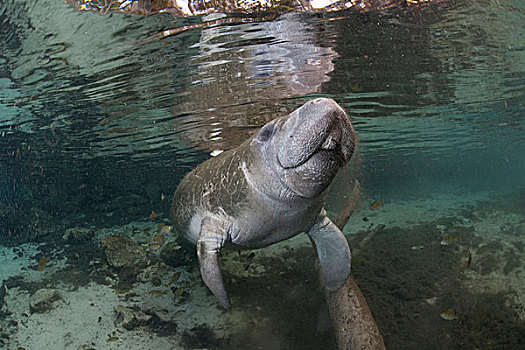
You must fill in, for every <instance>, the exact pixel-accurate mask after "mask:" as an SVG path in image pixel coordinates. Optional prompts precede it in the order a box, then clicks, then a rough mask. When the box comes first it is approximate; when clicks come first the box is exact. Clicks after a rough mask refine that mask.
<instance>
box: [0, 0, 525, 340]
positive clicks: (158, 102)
mask: <svg viewBox="0 0 525 350" xmlns="http://www.w3.org/2000/svg"><path fill="white" fill-rule="evenodd" d="M202 20H203V18H200V17H199V18H184V19H181V18H174V17H171V16H169V15H162V14H157V15H150V16H140V15H125V14H121V13H114V14H111V15H100V14H96V13H91V12H78V11H76V10H75V9H74V8H72V7H70V6H68V5H66V4H63V3H62V2H61V1H51V0H39V1H27V2H25V1H15V0H7V1H2V2H1V5H0V243H2V244H5V245H13V244H15V245H16V244H21V243H24V242H27V241H34V240H36V241H46V240H50V239H52V238H50V237H53V235H58V232H62V231H63V230H64V229H65V228H67V227H72V226H78V225H94V226H95V227H102V226H105V225H106V226H107V225H119V224H123V223H126V222H128V221H130V220H139V219H142V218H144V217H147V216H148V215H149V213H150V212H151V210H155V211H156V212H157V213H166V214H165V215H167V212H168V205H169V200H165V196H166V197H168V198H169V197H170V196H171V194H172V193H173V191H174V190H175V188H176V185H177V183H178V181H179V180H180V179H181V178H182V176H183V175H184V174H185V173H186V172H187V171H189V170H190V169H192V168H193V167H194V166H196V165H197V164H198V163H200V162H201V161H203V160H205V159H207V158H208V157H209V154H210V152H211V151H213V150H222V149H227V148H231V147H234V146H235V145H237V144H239V143H240V142H241V141H242V140H243V139H245V138H246V137H248V135H249V134H250V132H252V131H253V130H254V128H256V127H259V126H261V125H262V124H264V122H266V121H268V120H270V119H273V118H274V117H276V116H279V115H282V114H285V113H288V112H289V111H291V110H293V109H294V108H295V107H297V106H299V105H300V104H302V103H303V102H304V101H306V100H308V99H310V98H311V97H313V96H319V95H322V96H328V97H331V98H334V99H335V100H336V101H337V102H339V103H340V104H341V105H342V106H343V107H344V108H345V109H346V111H347V112H348V114H349V115H350V116H351V117H352V119H353V123H354V125H355V127H356V130H357V132H358V134H359V139H360V143H359V153H358V154H357V155H356V157H355V158H354V160H353V162H352V163H351V164H350V169H351V171H349V175H348V177H351V178H358V179H359V180H360V181H361V183H362V186H363V198H364V199H363V200H364V201H368V200H370V201H371V200H373V199H376V198H384V199H385V203H388V202H391V203H395V202H403V201H408V200H419V199H421V200H423V199H428V198H432V197H434V198H439V201H440V205H442V206H443V207H447V198H448V197H447V196H451V197H454V196H461V197H469V196H472V198H477V197H476V196H478V195H479V194H480V193H491V194H492V197H491V198H497V200H494V201H493V203H492V204H491V205H492V206H493V207H494V210H495V211H497V213H499V214H498V215H506V214H509V213H512V214H516V215H518V219H517V220H518V221H517V224H516V225H517V226H514V230H515V232H513V236H514V238H515V239H516V240H519V241H523V239H525V238H524V237H525V232H523V224H521V226H520V224H519V222H520V221H519V220H520V219H519V215H521V223H523V213H524V210H525V203H524V201H525V194H522V195H521V197H520V191H524V188H525V112H524V103H525V93H524V91H525V49H524V47H525V39H524V35H525V29H524V28H525V26H524V25H523V24H524V21H525V3H524V2H523V1H521V0H509V1H481V0H471V1H457V2H448V3H442V4H439V5H436V4H433V5H429V6H423V7H421V8H413V9H404V10H403V9H400V10H389V11H383V12H370V13H355V12H337V13H330V14H315V15H313V14H307V13H291V14H287V15H282V16H280V17H278V18H276V19H274V20H272V21H268V22H258V23H246V24H235V25H223V26H212V27H210V28H205V29H194V30H189V31H186V32H183V33H180V34H177V35H173V36H169V37H165V38H163V39H158V38H155V37H154V36H155V35H156V34H157V33H159V32H161V31H163V30H166V29H170V28H176V27H181V26H183V25H191V24H196V23H200V22H201V21H202ZM150 38H153V39H152V40H149V39H150ZM521 193H523V192H521ZM163 198H164V199H163ZM451 200H452V199H451ZM454 200H455V199H454ZM115 202H118V204H115ZM466 202H469V201H468V198H467V199H466ZM474 202H475V201H474V200H472V203H474ZM489 203H490V201H489ZM454 205H455V204H454V203H450V205H449V206H450V207H451V208H452V207H454ZM365 206H366V205H365ZM498 206H499V207H498ZM129 208H132V209H133V210H130V209H129ZM454 208H455V207H454ZM385 209H387V204H385ZM412 209H413V210H414V211H417V210H418V209H417V207H412ZM463 209H465V208H464V207H463ZM436 210H437V209H436ZM473 210H474V209H473ZM392 215H394V214H392ZM411 215H413V214H412V213H406V216H411ZM416 216H417V215H416ZM464 216H465V215H464ZM467 216H468V215H467ZM37 219H39V220H38V223H36V220H37ZM378 220H379V218H378ZM382 220H383V221H388V219H386V218H383V219H382ZM414 220H416V219H414ZM419 220H421V219H419ZM357 221H359V220H357ZM416 221H417V220H416ZM420 223H421V224H426V223H427V222H425V221H421V222H420ZM513 223H516V222H514V221H513ZM386 225H387V227H388V223H386ZM61 230H62V231H61ZM359 230H360V229H357V228H356V229H354V230H353V232H354V233H355V232H356V231H359ZM495 234H496V233H495ZM61 235H62V234H60V236H61ZM502 240H503V243H504V238H502ZM392 249H394V248H392ZM521 258H523V254H521V255H520V259H521ZM524 262H525V261H523V260H519V259H518V265H520V266H521V267H520V269H521V270H519V269H518V271H521V272H519V273H518V274H517V276H522V277H523V276H524V275H523V271H525V268H524ZM0 269H1V268H0ZM520 274H521V275H520ZM523 280H525V278H524V279H523ZM523 280H522V281H523ZM364 283H365V282H364ZM524 289H525V286H524ZM364 290H366V288H364ZM375 300H376V299H374V302H372V304H374V303H375V304H374V305H371V307H372V309H373V311H375V312H381V311H384V310H382V309H381V308H380V306H379V305H381V303H380V302H376V301H375ZM387 313H388V312H387ZM378 323H380V324H381V325H382V326H384V327H387V325H386V321H380V320H378ZM521 331H523V328H521ZM405 333H409V331H408V330H405ZM396 337H399V334H396V333H395V332H390V331H385V341H386V343H387V345H391V347H392V348H405V349H408V348H414V347H411V346H407V347H403V346H400V345H399V343H398V342H396V340H395V338H396ZM398 339H399V338H398ZM509 342H510V340H509ZM504 344H505V343H503V345H504ZM508 344H512V343H511V342H510V343H508ZM508 344H507V346H508V348H513V347H512V345H508ZM405 345H406V343H405ZM500 345H501V343H500ZM503 345H501V346H503ZM501 346H500V347H495V348H504V347H501ZM437 348H439V347H437ZM458 348H459V347H458ZM466 348H469V347H468V346H467V347H466Z"/></svg>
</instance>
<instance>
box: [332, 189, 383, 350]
mask: <svg viewBox="0 0 525 350" xmlns="http://www.w3.org/2000/svg"><path fill="white" fill-rule="evenodd" d="M360 187H361V186H360V184H359V181H357V180H356V181H355V184H354V189H353V191H352V195H351V196H350V197H349V198H348V200H347V202H346V203H345V206H344V207H343V209H342V210H341V212H340V213H339V215H338V216H337V218H336V219H335V220H334V224H335V225H336V226H337V227H338V228H339V229H340V230H341V231H342V230H343V227H344V226H345V225H346V223H347V222H348V219H349V218H350V216H351V215H352V213H353V212H354V209H355V207H356V205H357V202H358V201H359V193H360ZM324 290H325V296H326V301H327V304H328V309H329V312H330V318H331V320H332V328H333V329H334V333H335V338H336V341H337V346H338V348H339V349H344V350H365V349H366V350H384V349H385V344H384V342H383V336H382V335H381V332H380V331H379V328H377V325H376V323H375V321H374V317H373V316H372V313H371V312H370V309H369V308H368V304H367V303H366V300H365V298H364V296H363V293H361V290H360V289H359V287H358V286H357V283H356V282H355V281H354V279H353V278H352V276H349V277H348V280H347V281H346V283H345V284H344V285H343V286H342V287H341V288H340V289H339V290H338V291H335V292H330V291H328V290H327V289H326V288H324Z"/></svg>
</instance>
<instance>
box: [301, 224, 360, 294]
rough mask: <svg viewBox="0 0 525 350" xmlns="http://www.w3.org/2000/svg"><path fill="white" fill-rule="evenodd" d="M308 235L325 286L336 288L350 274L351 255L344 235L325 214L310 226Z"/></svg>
mask: <svg viewBox="0 0 525 350" xmlns="http://www.w3.org/2000/svg"><path fill="white" fill-rule="evenodd" d="M308 235H309V236H310V238H311V239H312V240H313V242H314V246H315V248H316V250H317V256H318V257H319V263H320V265H321V270H322V272H323V277H324V282H325V286H326V288H327V289H328V290H329V291H336V290H338V289H339V288H341V286H343V284H345V282H346V280H347V279H348V276H349V275H350V265H351V255H350V248H349V247H348V242H347V241H346V238H345V236H344V235H343V233H342V232H341V230H339V228H337V226H336V225H335V224H334V223H333V222H332V221H330V219H329V218H328V217H326V216H324V218H323V219H322V220H320V221H319V222H317V223H316V224H315V225H314V226H313V227H312V229H311V230H310V232H308Z"/></svg>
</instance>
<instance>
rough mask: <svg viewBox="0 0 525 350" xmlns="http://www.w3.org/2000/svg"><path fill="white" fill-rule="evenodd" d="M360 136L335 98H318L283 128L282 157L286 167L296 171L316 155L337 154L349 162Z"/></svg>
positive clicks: (300, 110) (295, 113)
mask: <svg viewBox="0 0 525 350" xmlns="http://www.w3.org/2000/svg"><path fill="white" fill-rule="evenodd" d="M355 144H356V136H355V132H354V128H353V127H352V124H351V123H350V119H349V118H348V116H347V115H346V113H345V111H344V110H343V109H342V108H341V107H340V106H339V105H338V104H337V103H336V102H335V101H334V100H332V99H328V98H318V99H315V100H312V101H309V102H307V103H305V104H304V105H303V106H301V107H300V108H298V109H297V110H295V111H294V112H293V113H292V114H291V115H290V117H289V118H288V120H286V122H285V123H284V125H283V126H282V133H281V138H280V142H279V151H278V158H279V162H280V164H281V165H282V167H283V168H288V169H289V168H295V167H298V166H300V165H302V164H303V163H305V162H306V161H307V160H308V159H310V158H311V157H312V156H313V155H314V154H315V153H316V152H318V151H321V150H324V151H333V152H335V153H336V154H337V155H339V156H340V157H341V161H342V163H346V162H347V161H348V160H349V159H350V158H351V157H352V154H353V152H354V148H355Z"/></svg>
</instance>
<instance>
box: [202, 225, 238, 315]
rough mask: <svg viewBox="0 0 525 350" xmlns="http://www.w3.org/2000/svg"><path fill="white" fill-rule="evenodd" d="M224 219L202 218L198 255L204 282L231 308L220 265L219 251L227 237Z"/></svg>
mask: <svg viewBox="0 0 525 350" xmlns="http://www.w3.org/2000/svg"><path fill="white" fill-rule="evenodd" d="M224 227H225V225H224V223H223V222H222V220H220V219H218V218H215V217H210V216H206V217H204V219H203V220H202V223H201V230H200V235H199V240H198V241H197V257H198V259H199V266H200V270H201V277H202V280H203V281H204V283H205V284H206V285H207V286H208V288H209V289H210V290H211V291H212V293H213V294H214V295H215V297H216V298H217V299H218V300H219V302H220V304H221V305H222V306H223V307H224V308H225V309H229V308H230V298H229V297H228V294H227V293H226V288H225V287H224V281H223V279H222V273H221V268H220V265H219V258H218V253H219V251H220V250H221V248H222V247H223V245H224V243H225V242H226V239H227V233H226V231H225V230H224Z"/></svg>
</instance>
